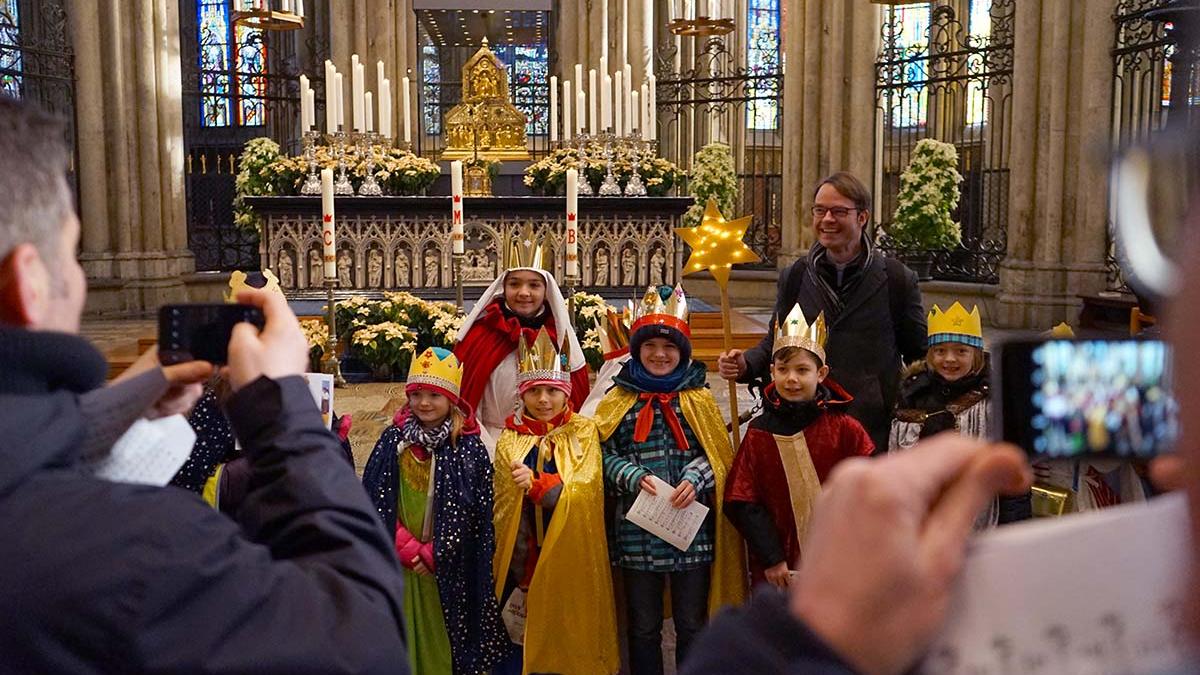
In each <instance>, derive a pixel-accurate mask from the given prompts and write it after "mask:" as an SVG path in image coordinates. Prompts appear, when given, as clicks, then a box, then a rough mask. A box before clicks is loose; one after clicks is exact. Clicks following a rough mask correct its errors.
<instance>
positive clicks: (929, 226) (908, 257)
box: [886, 138, 962, 279]
mask: <svg viewBox="0 0 1200 675" xmlns="http://www.w3.org/2000/svg"><path fill="white" fill-rule="evenodd" d="M961 182H962V175H961V174H959V173H958V150H957V149H956V148H955V147H954V146H953V145H952V144H950V143H942V142H941V141H935V140H933V139H931V138H925V139H922V140H921V141H919V142H918V143H917V145H916V147H915V148H913V153H912V157H911V158H910V159H909V162H908V167H907V168H906V169H905V170H904V173H903V174H901V175H900V194H899V195H898V196H897V202H898V204H897V206H896V212H895V214H894V215H893V216H892V222H891V224H890V225H888V227H887V231H886V234H887V237H888V239H889V240H890V242H891V243H892V245H893V246H894V247H895V248H896V249H898V251H899V253H900V256H901V258H902V259H903V260H904V261H905V263H906V264H908V265H909V267H911V268H913V271H914V272H917V275H918V276H919V277H920V278H921V279H929V278H930V276H931V275H930V271H931V270H930V268H931V267H932V255H931V251H936V250H949V249H952V248H955V247H956V246H958V245H959V244H960V243H961V242H962V228H961V227H960V226H959V224H958V223H956V222H955V221H954V218H953V217H952V216H951V214H952V213H953V212H954V210H955V209H956V208H958V199H959V187H958V186H959V184H960V183H961Z"/></svg>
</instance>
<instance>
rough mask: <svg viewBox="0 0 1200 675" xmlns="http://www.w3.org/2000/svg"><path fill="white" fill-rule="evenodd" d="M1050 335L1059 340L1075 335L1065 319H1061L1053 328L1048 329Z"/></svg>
mask: <svg viewBox="0 0 1200 675" xmlns="http://www.w3.org/2000/svg"><path fill="white" fill-rule="evenodd" d="M1050 337H1052V338H1056V339H1059V340H1062V339H1066V338H1073V337H1075V331H1074V329H1072V328H1071V325H1070V324H1068V323H1067V322H1066V321H1063V322H1062V323H1060V324H1058V325H1057V326H1055V327H1054V328H1051V329H1050Z"/></svg>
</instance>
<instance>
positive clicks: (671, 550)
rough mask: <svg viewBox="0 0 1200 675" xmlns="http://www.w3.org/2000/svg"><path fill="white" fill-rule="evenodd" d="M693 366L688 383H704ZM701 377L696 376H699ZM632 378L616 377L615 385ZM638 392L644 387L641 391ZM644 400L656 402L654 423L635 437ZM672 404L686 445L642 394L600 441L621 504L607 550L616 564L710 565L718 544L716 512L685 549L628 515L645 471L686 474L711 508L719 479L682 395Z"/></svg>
mask: <svg viewBox="0 0 1200 675" xmlns="http://www.w3.org/2000/svg"><path fill="white" fill-rule="evenodd" d="M698 365H699V366H700V368H699V369H698V370H696V369H694V370H693V371H692V372H689V374H688V377H687V378H686V379H685V381H684V384H683V387H682V388H685V389H691V388H695V387H697V386H705V384H704V382H705V372H704V365H703V364H698ZM697 380H698V382H697ZM627 384H628V383H624V382H618V383H617V386H625V387H626V388H629V387H628V386H627ZM639 393H640V392H639ZM646 405H654V406H655V409H654V424H653V426H652V427H651V429H650V433H649V435H648V436H647V437H646V440H645V441H643V442H641V443H637V442H634V440H633V430H634V426H635V424H636V423H637V415H638V413H639V412H641V410H642V408H643V407H645V406H646ZM671 408H672V410H674V412H675V416H676V418H678V419H679V423H680V424H681V425H682V427H683V433H684V438H686V439H687V442H688V449H687V450H680V449H679V448H678V447H677V446H676V443H675V437H674V436H673V435H672V434H671V430H670V428H668V426H667V422H666V420H665V419H663V414H662V412H661V411H660V410H658V406H657V404H656V403H652V402H650V401H643V400H638V401H637V402H636V403H634V404H633V406H632V407H630V409H629V411H628V412H626V413H625V416H624V417H623V418H622V419H621V423H620V424H619V425H618V426H617V429H616V431H614V432H613V434H612V436H610V437H609V438H608V440H606V441H604V442H603V443H602V444H601V447H602V449H603V451H604V486H605V489H606V490H607V491H608V493H609V495H610V496H613V497H615V498H616V501H617V508H616V510H615V512H614V513H613V514H612V522H611V523H610V524H609V527H608V536H609V546H608V550H609V556H610V557H611V558H612V561H613V564H614V565H618V566H620V567H625V568H628V569H634V570H641V571H646V572H678V571H683V570H689V569H695V568H697V567H703V566H705V565H711V564H712V562H713V557H714V552H715V550H716V544H715V539H714V535H713V522H712V519H713V513H714V511H710V512H709V514H708V518H707V519H706V520H705V522H704V525H703V526H702V527H701V528H700V531H699V532H698V533H696V538H695V539H694V540H693V541H692V545H691V546H690V547H689V548H688V550H687V551H680V550H679V549H677V548H675V547H674V546H672V545H670V544H668V543H667V542H665V541H663V540H662V539H659V538H658V537H656V536H654V535H652V534H650V533H649V532H647V531H645V530H643V529H642V528H640V527H638V526H637V525H634V524H633V523H630V522H628V521H626V520H625V514H626V513H627V512H628V511H629V509H630V507H631V506H633V502H634V500H635V499H637V495H638V492H639V490H640V488H639V487H638V483H639V482H640V481H641V480H642V478H643V477H645V476H648V475H650V474H653V475H655V476H658V477H659V478H661V479H662V480H664V481H666V482H667V483H670V484H671V485H678V484H679V482H680V481H682V480H686V481H688V482H690V483H691V484H692V485H693V486H694V487H695V488H696V493H697V495H696V500H697V501H699V502H700V503H702V504H704V505H705V506H708V507H709V508H712V506H713V499H714V495H713V492H714V490H715V488H716V479H715V478H714V476H713V471H712V467H711V466H710V465H709V463H708V458H707V457H706V456H705V454H704V448H703V447H701V445H700V441H699V440H697V438H696V434H694V433H693V432H692V429H691V427H690V426H688V423H687V420H686V419H684V417H683V411H682V410H681V409H680V407H679V398H678V397H675V398H672V399H671Z"/></svg>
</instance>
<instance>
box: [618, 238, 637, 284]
mask: <svg viewBox="0 0 1200 675" xmlns="http://www.w3.org/2000/svg"><path fill="white" fill-rule="evenodd" d="M637 258H638V255H637V247H636V246H634V245H633V244H626V245H625V248H624V249H622V250H621V285H622V286H637V285H638V280H637Z"/></svg>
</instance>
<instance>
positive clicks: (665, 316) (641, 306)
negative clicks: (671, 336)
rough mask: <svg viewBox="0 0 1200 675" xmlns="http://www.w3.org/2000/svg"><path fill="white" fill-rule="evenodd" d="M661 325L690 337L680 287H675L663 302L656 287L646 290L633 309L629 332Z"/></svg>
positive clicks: (685, 303)
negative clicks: (643, 327)
mask: <svg viewBox="0 0 1200 675" xmlns="http://www.w3.org/2000/svg"><path fill="white" fill-rule="evenodd" d="M653 324H661V325H664V326H669V327H671V328H674V329H676V330H678V331H679V332H680V333H683V334H684V335H685V336H687V337H689V338H690V337H691V335H692V331H691V328H690V327H689V326H688V303H687V296H686V295H684V293H683V287H682V286H675V288H674V289H672V290H671V295H670V297H668V298H667V299H666V300H665V301H664V300H663V298H662V294H661V293H659V291H658V287H657V286H651V287H650V288H648V289H646V294H645V295H644V296H642V301H641V302H640V303H638V304H637V305H636V306H635V307H634V309H633V325H632V326H631V327H630V331H631V332H636V331H637V329H639V328H641V327H642V326H649V325H653Z"/></svg>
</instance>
